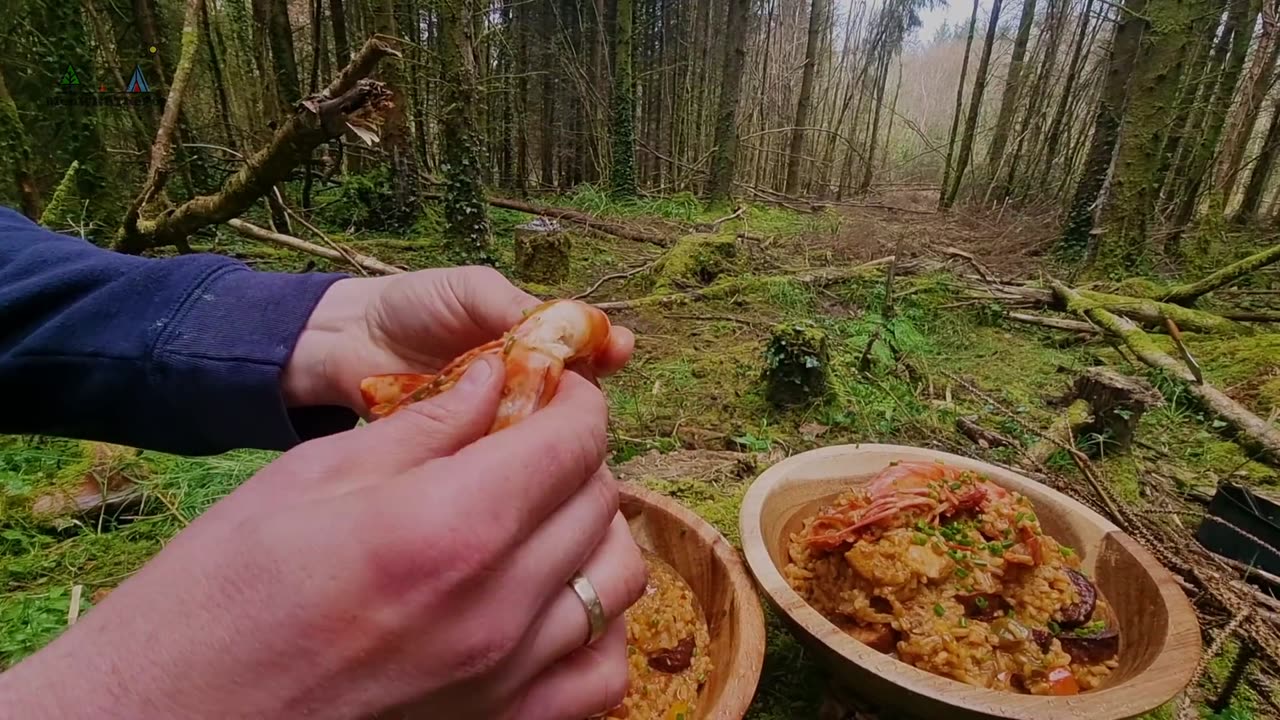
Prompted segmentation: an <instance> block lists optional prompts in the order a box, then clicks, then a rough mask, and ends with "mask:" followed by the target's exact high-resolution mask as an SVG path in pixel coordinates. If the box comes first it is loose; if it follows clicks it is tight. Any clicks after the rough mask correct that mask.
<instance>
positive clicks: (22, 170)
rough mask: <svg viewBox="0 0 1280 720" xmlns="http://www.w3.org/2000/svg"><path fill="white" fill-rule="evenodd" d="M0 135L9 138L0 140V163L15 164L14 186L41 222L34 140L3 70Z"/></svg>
mask: <svg viewBox="0 0 1280 720" xmlns="http://www.w3.org/2000/svg"><path fill="white" fill-rule="evenodd" d="M0 137H3V138H5V139H6V140H5V142H4V143H0V165H4V164H6V163H8V164H9V166H10V167H12V168H13V171H12V172H13V175H12V178H13V183H14V190H15V191H16V192H17V195H18V198H19V199H20V200H21V202H22V214H23V215H26V216H27V217H28V218H30V219H31V220H32V221H34V222H39V220H40V193H39V191H38V190H37V189H36V183H35V180H34V179H33V178H32V177H31V141H30V139H29V138H28V137H27V129H26V128H24V127H23V126H22V119H21V118H20V117H19V116H18V108H17V106H16V105H14V102H13V98H12V97H10V96H9V88H8V86H6V85H5V82H4V73H0ZM7 194H8V193H5V195H7Z"/></svg>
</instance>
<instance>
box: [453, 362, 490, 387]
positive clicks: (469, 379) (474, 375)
mask: <svg viewBox="0 0 1280 720" xmlns="http://www.w3.org/2000/svg"><path fill="white" fill-rule="evenodd" d="M492 362H493V361H492V360H490V359H489V358H488V357H486V356H484V355H481V356H480V357H477V358H476V359H475V361H474V362H472V363H471V367H469V368H467V372H466V373H465V374H464V375H463V376H462V379H461V380H459V381H458V389H459V390H462V391H463V392H473V391H475V390H479V389H481V388H483V387H484V386H485V385H486V384H488V382H489V378H491V377H493V365H491V364H490V363H492Z"/></svg>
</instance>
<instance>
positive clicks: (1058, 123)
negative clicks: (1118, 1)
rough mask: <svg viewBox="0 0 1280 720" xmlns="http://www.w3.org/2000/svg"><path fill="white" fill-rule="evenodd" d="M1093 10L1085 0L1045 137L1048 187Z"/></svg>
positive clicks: (1042, 183) (1043, 181) (1045, 181)
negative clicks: (1062, 82) (1061, 85)
mask: <svg viewBox="0 0 1280 720" xmlns="http://www.w3.org/2000/svg"><path fill="white" fill-rule="evenodd" d="M1092 10H1093V0H1085V4H1084V12H1082V13H1081V14H1080V31H1079V32H1078V33H1077V34H1076V42H1075V47H1074V48H1072V50H1071V61H1070V62H1069V63H1067V76H1066V83H1065V84H1064V85H1063V87H1062V96H1061V97H1059V98H1058V105H1057V107H1055V108H1054V111H1053V119H1052V120H1051V121H1050V122H1049V129H1048V131H1047V132H1046V137H1045V151H1044V165H1043V170H1042V171H1041V175H1040V178H1041V180H1040V186H1041V187H1042V188H1043V187H1046V186H1047V185H1048V184H1049V182H1050V177H1051V176H1052V174H1053V163H1054V162H1055V161H1056V160H1057V159H1058V148H1059V147H1060V146H1061V145H1062V136H1063V134H1064V133H1065V132H1066V130H1065V128H1064V126H1065V125H1067V122H1066V120H1067V106H1068V105H1069V104H1070V103H1071V99H1072V98H1071V94H1072V92H1073V91H1074V90H1075V86H1076V78H1077V77H1079V75H1080V71H1081V67H1082V65H1083V63H1084V57H1085V56H1084V44H1085V43H1084V41H1085V38H1086V37H1088V34H1089V18H1090V15H1089V13H1090V12H1091V11H1092Z"/></svg>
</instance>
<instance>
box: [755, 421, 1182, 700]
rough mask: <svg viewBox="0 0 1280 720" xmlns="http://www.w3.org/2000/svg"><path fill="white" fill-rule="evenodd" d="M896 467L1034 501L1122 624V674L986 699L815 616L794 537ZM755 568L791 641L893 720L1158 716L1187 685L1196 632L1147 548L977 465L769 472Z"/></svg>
mask: <svg viewBox="0 0 1280 720" xmlns="http://www.w3.org/2000/svg"><path fill="white" fill-rule="evenodd" d="M896 460H903V461H906V460H924V461H935V460H942V461H944V462H945V463H947V464H949V465H955V466H957V467H960V468H963V469H968V470H974V471H977V472H980V473H984V474H985V475H987V477H988V478H989V479H990V480H991V481H992V482H994V483H996V484H997V485H1001V486H1003V487H1005V488H1008V489H1010V490H1013V491H1015V492H1019V493H1022V494H1023V495H1026V496H1027V497H1028V498H1029V499H1030V500H1031V502H1032V504H1033V505H1034V507H1035V508H1036V514H1037V515H1038V516H1039V518H1040V521H1041V526H1042V527H1043V528H1044V530H1045V532H1047V533H1048V534H1050V535H1051V536H1053V537H1055V538H1056V539H1058V540H1060V541H1062V542H1063V543H1065V544H1067V545H1069V546H1070V547H1072V548H1074V549H1076V551H1077V552H1079V553H1080V554H1081V555H1082V560H1083V564H1084V567H1085V569H1086V571H1087V572H1088V574H1089V576H1090V577H1091V578H1092V579H1094V581H1095V582H1096V583H1097V586H1098V589H1099V590H1100V591H1101V593H1102V596H1103V597H1104V598H1106V600H1107V601H1108V602H1109V603H1110V604H1111V606H1112V608H1113V610H1114V612H1115V615H1116V616H1117V619H1118V621H1119V624H1120V643H1121V645H1120V655H1119V660H1120V665H1119V667H1117V668H1116V669H1115V670H1113V671H1112V673H1111V675H1110V676H1109V677H1108V678H1107V679H1106V681H1105V682H1104V683H1103V684H1102V685H1101V686H1100V687H1098V688H1095V689H1094V690H1090V691H1087V692H1084V693H1081V694H1079V695H1074V696H1036V695H1023V694H1017V693H1012V692H1003V691H998V690H989V689H986V688H980V687H974V686H971V685H966V684H964V683H961V682H959V681H956V680H952V679H950V678H946V677H943V676H940V675H934V674H932V673H929V672H926V671H924V670H920V669H918V668H916V667H914V666H912V665H909V664H907V663H905V662H901V661H898V660H896V659H894V658H892V657H890V656H888V655H883V654H881V653H879V652H877V651H875V650H873V649H871V648H870V647H868V646H866V645H864V644H862V643H860V642H858V641H857V640H854V639H853V638H852V637H850V636H849V635H847V634H846V633H844V632H843V631H841V630H840V629H839V628H837V627H836V626H835V625H834V624H832V623H831V622H830V621H828V620H827V619H826V618H825V617H823V616H822V615H821V614H820V613H819V612H818V611H816V610H814V609H813V608H812V607H810V606H809V604H808V603H806V602H805V600H804V599H803V598H801V597H800V595H799V594H798V593H796V592H795V591H794V590H792V589H791V587H790V585H788V584H787V582H786V580H785V579H784V577H783V575H782V569H783V568H784V567H786V565H787V563H788V562H789V558H788V554H787V546H788V543H789V538H790V536H791V533H793V532H797V531H799V530H800V529H801V527H802V525H803V521H804V519H805V518H807V517H810V516H811V515H812V514H813V513H814V511H815V510H817V509H818V507H819V506H821V505H822V504H824V503H826V502H828V501H830V500H831V499H833V498H834V497H835V496H836V495H837V494H839V493H840V492H841V491H842V490H843V489H846V488H848V487H849V486H850V485H852V484H856V483H862V482H866V481H867V480H869V479H870V478H871V477H872V476H873V475H875V474H876V473H878V472H879V471H880V470H882V469H884V468H885V467H886V466H888V465H889V463H890V462H893V461H896ZM740 523H741V529H742V543H743V550H744V551H745V553H746V558H747V565H748V566H749V567H750V569H751V572H752V574H753V575H754V576H755V578H756V580H757V582H758V583H759V584H760V586H761V587H762V588H763V590H764V592H765V594H766V595H767V596H768V598H769V601H770V602H771V603H772V604H773V605H774V606H775V607H777V608H778V611H779V613H780V615H781V616H782V617H783V618H784V620H785V621H786V622H787V624H788V625H789V627H790V628H791V630H792V632H793V633H795V634H796V636H797V637H798V638H799V639H800V640H801V641H802V642H804V643H806V644H807V645H808V646H809V647H811V648H812V649H813V650H814V651H815V653H816V654H817V655H818V656H819V657H820V658H821V659H822V661H823V662H824V664H825V665H826V666H827V667H828V668H829V669H830V671H831V672H832V674H833V675H834V676H835V677H836V678H837V679H838V680H840V681H841V682H844V683H848V684H849V685H850V687H851V689H852V690H853V691H854V692H855V693H856V694H857V695H860V696H862V697H864V698H866V699H867V700H868V701H870V702H872V703H874V704H876V705H879V706H880V707H881V708H882V709H884V710H888V711H894V712H895V713H897V714H895V715H894V716H895V717H897V716H900V715H905V716H909V717H920V718H946V719H947V720H958V719H959V718H1024V719H1026V720H1051V719H1056V718H1064V719H1071V720H1077V719H1079V720H1083V719H1084V718H1088V719H1089V720H1119V719H1120V718H1130V717H1134V716H1137V715H1141V714H1142V713H1145V712H1148V711H1150V710H1153V709H1155V708H1156V707H1159V706H1160V705H1162V704H1164V703H1165V702H1168V701H1169V700H1170V699H1172V698H1173V697H1174V696H1175V695H1177V694H1178V693H1179V692H1181V691H1182V689H1183V688H1184V687H1186V685H1187V683H1188V682H1190V680H1191V676H1192V673H1193V672H1194V670H1195V665H1196V663H1197V662H1198V661H1199V659H1200V628H1199V624H1198V622H1197V620H1196V616H1195V613H1194V612H1193V610H1192V608H1191V604H1190V603H1189V602H1188V601H1187V598H1186V597H1185V596H1184V595H1183V593H1182V591H1181V590H1180V589H1179V588H1178V585H1177V584H1176V583H1175V582H1174V580H1173V577H1172V576H1171V575H1170V574H1169V573H1168V571H1166V570H1165V569H1164V567H1163V566H1161V565H1160V563H1159V562H1157V561H1156V559H1155V558H1153V557H1152V556H1151V555H1150V554H1149V553H1148V552H1147V551H1146V550H1145V549H1144V548H1142V547H1141V546H1140V545H1138V543H1136V542H1134V541H1133V539H1131V538H1130V537H1129V536H1128V535H1126V534H1124V533H1123V532H1121V531H1120V529H1119V528H1117V527H1116V526H1115V525H1113V524H1112V523H1110V522H1108V521H1107V520H1106V519H1105V518H1103V517H1102V516H1100V515H1098V514H1097V513H1095V512H1093V511H1092V510H1090V509H1089V508H1087V507H1085V506H1084V505H1082V504H1080V503H1079V502H1077V501H1075V500H1072V499H1071V498H1069V497H1067V496H1065V495H1063V494H1061V493H1058V492H1055V491H1053V490H1051V489H1049V488H1047V487H1045V486H1044V485H1041V484H1040V483H1037V482H1034V481H1032V480H1028V479H1027V478H1024V477H1021V476H1019V475H1017V474H1016V473H1013V472H1010V471H1008V470H1004V469H1002V468H999V467H996V466H994V465H989V464H987V463H984V462H981V461H978V460H973V459H970V458H965V457H961V456H958V455H952V454H950V453H944V452H936V451H933V450H924V449H919V448H910V447H899V446H895V445H839V446H834V447H827V448H821V449H818V450H812V451H810V452H805V453H801V454H799V455H795V456H793V457H791V458H788V459H787V460H784V461H783V462H780V463H778V464H776V465H774V466H773V467H771V468H769V469H768V470H767V471H766V472H764V473H763V474H762V475H760V477H758V478H757V479H756V480H755V482H754V483H753V484H752V486H751V488H750V489H749V490H748V491H747V494H746V497H745V498H744V500H743V504H742V511H741V515H740Z"/></svg>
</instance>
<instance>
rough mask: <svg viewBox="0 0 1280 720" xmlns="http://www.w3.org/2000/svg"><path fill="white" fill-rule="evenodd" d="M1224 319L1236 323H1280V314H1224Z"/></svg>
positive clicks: (1241, 312)
mask: <svg viewBox="0 0 1280 720" xmlns="http://www.w3.org/2000/svg"><path fill="white" fill-rule="evenodd" d="M1220 314H1221V315H1222V317H1224V318H1226V319H1228V320H1234V321H1236V322H1262V323H1280V312H1243V311H1240V312H1224V313H1220Z"/></svg>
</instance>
